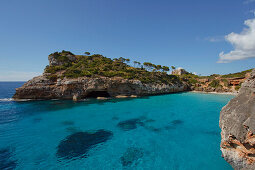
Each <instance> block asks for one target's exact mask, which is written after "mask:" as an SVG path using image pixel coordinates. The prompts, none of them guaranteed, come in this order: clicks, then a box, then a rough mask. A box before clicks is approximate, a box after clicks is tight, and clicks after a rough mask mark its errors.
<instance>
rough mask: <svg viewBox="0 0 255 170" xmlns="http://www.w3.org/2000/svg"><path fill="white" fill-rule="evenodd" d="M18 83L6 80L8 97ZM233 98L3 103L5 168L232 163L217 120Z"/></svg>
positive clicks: (0, 126)
mask: <svg viewBox="0 0 255 170" xmlns="http://www.w3.org/2000/svg"><path fill="white" fill-rule="evenodd" d="M7 86H8V87H7ZM16 86H20V84H17V85H16ZM14 87H15V85H13V84H12V85H5V88H7V89H9V88H10V89H9V90H3V89H2V91H1V95H2V96H4V97H3V98H10V97H11V94H13V90H14ZM6 92H8V94H4V93H6ZM2 96H1V97H2ZM233 97H234V96H231V95H222V94H221V95H219V94H202V93H189V92H188V93H175V94H168V95H161V96H151V97H142V98H135V99H110V100H107V101H99V100H93V99H91V100H89V101H82V102H73V101H61V100H56V101H30V102H14V101H0V150H1V151H2V152H1V153H0V155H1V154H2V155H8V157H4V156H0V159H4V160H0V162H2V163H1V164H0V169H1V167H6V166H11V167H10V168H13V167H14V168H16V169H61V168H66V169H84V168H86V169H98V170H100V169H232V168H231V167H230V165H228V163H227V162H225V160H224V159H223V158H221V152H220V146H219V145H220V129H219V126H218V121H219V113H220V110H221V108H222V107H223V106H224V105H225V104H226V103H227V102H228V101H229V100H230V99H231V98H233ZM68 141H70V142H68ZM77 141H79V142H81V143H80V147H81V148H79V146H77V145H76V144H77ZM83 142H85V143H86V144H87V145H86V147H85V148H84V143H83ZM66 143H68V145H65V144H66ZM77 147H78V148H77ZM63 148H64V150H65V151H66V152H61V154H59V150H61V151H62V149H63ZM66 148H68V149H70V148H71V150H70V151H69V152H68V150H67V149H66ZM77 151H78V153H75V152H77ZM70 153H74V154H73V155H72V154H70ZM65 154H66V155H65ZM59 155H60V156H59Z"/></svg>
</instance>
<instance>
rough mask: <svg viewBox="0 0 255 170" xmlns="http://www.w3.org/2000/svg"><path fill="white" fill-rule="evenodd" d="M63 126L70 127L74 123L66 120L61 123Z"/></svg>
mask: <svg viewBox="0 0 255 170" xmlns="http://www.w3.org/2000/svg"><path fill="white" fill-rule="evenodd" d="M61 123H62V124H63V125H66V126H70V125H74V122H73V121H69V120H67V121H63V122H61Z"/></svg>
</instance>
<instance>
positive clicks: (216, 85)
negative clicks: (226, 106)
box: [209, 79, 222, 88]
mask: <svg viewBox="0 0 255 170" xmlns="http://www.w3.org/2000/svg"><path fill="white" fill-rule="evenodd" d="M209 86H211V87H214V88H218V87H222V85H220V80H217V79H215V80H213V81H212V82H211V83H210V84H209Z"/></svg>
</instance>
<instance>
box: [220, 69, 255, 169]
mask: <svg viewBox="0 0 255 170" xmlns="http://www.w3.org/2000/svg"><path fill="white" fill-rule="evenodd" d="M220 128H221V130H222V131H221V151H222V154H223V157H224V158H225V160H226V161H227V162H229V163H230V164H231V165H232V167H233V168H235V169H255V135H254V134H255V69H254V70H253V71H252V73H251V74H250V78H248V79H247V80H246V81H245V82H244V83H243V84H242V87H241V88H240V90H239V93H238V95H237V96H236V97H235V98H234V99H232V100H231V101H230V102H229V103H228V104H227V105H226V106H225V107H223V109H222V111H221V113H220Z"/></svg>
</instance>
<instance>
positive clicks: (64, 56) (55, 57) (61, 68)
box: [45, 51, 179, 83]
mask: <svg viewBox="0 0 255 170" xmlns="http://www.w3.org/2000/svg"><path fill="white" fill-rule="evenodd" d="M49 61H50V65H49V66H47V67H46V68H45V73H49V75H48V77H49V78H50V79H52V80H54V79H55V80H56V79H58V78H61V79H63V78H64V77H66V78H78V77H84V76H85V77H99V76H104V77H122V78H125V79H137V80H140V81H141V82H143V83H172V82H175V81H179V78H178V77H177V76H174V75H168V74H167V71H169V67H167V66H161V65H155V64H152V63H149V62H144V63H143V64H141V63H140V62H137V61H134V62H133V66H131V64H130V59H125V58H122V57H120V58H115V59H110V58H107V57H104V56H103V55H100V54H94V55H90V53H88V52H87V53H86V55H74V54H72V53H71V52H69V51H62V52H55V53H52V54H50V55H49Z"/></svg>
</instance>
